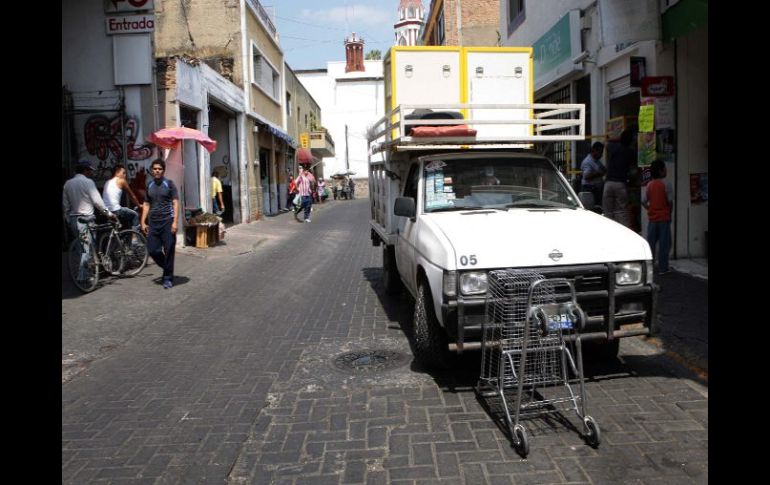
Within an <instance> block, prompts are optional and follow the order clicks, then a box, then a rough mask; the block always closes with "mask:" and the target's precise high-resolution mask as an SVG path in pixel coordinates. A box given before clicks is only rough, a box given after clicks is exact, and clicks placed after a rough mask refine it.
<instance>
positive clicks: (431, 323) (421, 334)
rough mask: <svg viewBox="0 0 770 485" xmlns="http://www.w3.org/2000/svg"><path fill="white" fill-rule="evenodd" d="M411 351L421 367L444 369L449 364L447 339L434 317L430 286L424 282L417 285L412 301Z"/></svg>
mask: <svg viewBox="0 0 770 485" xmlns="http://www.w3.org/2000/svg"><path fill="white" fill-rule="evenodd" d="M413 351H414V358H415V359H416V360H417V362H419V363H420V364H421V365H422V366H423V367H426V368H429V369H445V368H446V367H447V366H448V365H449V339H448V337H447V334H446V332H445V331H444V329H443V328H442V327H441V325H440V324H439V323H438V320H437V319H436V315H435V312H434V310H433V298H432V297H431V294H430V288H429V287H428V285H426V284H425V283H420V284H419V285H418V286H417V299H416V300H415V302H414V343H413Z"/></svg>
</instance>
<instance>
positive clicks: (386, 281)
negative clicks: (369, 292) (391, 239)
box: [382, 245, 402, 295]
mask: <svg viewBox="0 0 770 485" xmlns="http://www.w3.org/2000/svg"><path fill="white" fill-rule="evenodd" d="M382 284H383V286H384V287H385V293H387V294H388V295H397V294H399V293H401V289H402V286H401V285H402V283H401V278H399V276H398V267H396V251H395V249H394V248H393V246H387V245H383V246H382Z"/></svg>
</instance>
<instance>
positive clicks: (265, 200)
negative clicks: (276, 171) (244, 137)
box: [259, 148, 273, 215]
mask: <svg viewBox="0 0 770 485" xmlns="http://www.w3.org/2000/svg"><path fill="white" fill-rule="evenodd" d="M269 161H270V152H268V151H267V150H265V149H264V148H260V149H259V184H260V185H261V186H262V213H263V214H265V215H270V214H272V213H273V212H272V210H271V209H270V176H269V174H270V167H269V165H268V164H269Z"/></svg>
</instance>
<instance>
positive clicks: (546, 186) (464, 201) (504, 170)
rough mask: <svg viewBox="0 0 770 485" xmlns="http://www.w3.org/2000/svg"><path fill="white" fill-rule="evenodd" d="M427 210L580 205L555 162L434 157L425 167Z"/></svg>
mask: <svg viewBox="0 0 770 485" xmlns="http://www.w3.org/2000/svg"><path fill="white" fill-rule="evenodd" d="M423 178H424V187H425V189H424V190H423V194H424V201H425V212H439V211H441V212H443V211H451V210H474V209H515V208H533V207H542V208H569V209H574V208H577V207H578V203H577V202H576V201H575V199H574V197H573V196H572V194H571V192H570V191H569V189H568V188H567V186H566V184H565V183H564V182H563V181H562V179H561V178H560V177H559V175H558V172H557V171H556V170H555V169H554V168H553V166H552V165H551V164H550V163H548V162H547V161H545V160H542V159H518V158H488V159H484V158H474V159H454V160H452V159H447V160H432V161H429V162H426V163H425V168H424V170H423Z"/></svg>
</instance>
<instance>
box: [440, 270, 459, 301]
mask: <svg viewBox="0 0 770 485" xmlns="http://www.w3.org/2000/svg"><path fill="white" fill-rule="evenodd" d="M443 289H444V294H445V295H446V296H455V295H457V272H456V271H445V272H444V282H443Z"/></svg>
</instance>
